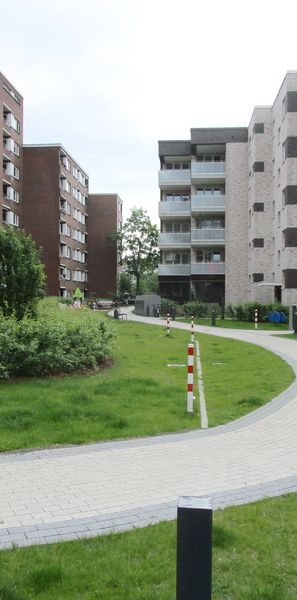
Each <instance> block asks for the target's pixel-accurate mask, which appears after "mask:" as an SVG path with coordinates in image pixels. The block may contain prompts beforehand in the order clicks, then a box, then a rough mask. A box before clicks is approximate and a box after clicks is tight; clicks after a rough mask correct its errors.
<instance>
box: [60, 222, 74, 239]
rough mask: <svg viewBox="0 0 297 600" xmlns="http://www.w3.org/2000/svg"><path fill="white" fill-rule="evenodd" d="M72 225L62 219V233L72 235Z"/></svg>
mask: <svg viewBox="0 0 297 600" xmlns="http://www.w3.org/2000/svg"><path fill="white" fill-rule="evenodd" d="M70 232H71V230H70V225H68V223H65V221H60V233H61V235H67V236H70Z"/></svg>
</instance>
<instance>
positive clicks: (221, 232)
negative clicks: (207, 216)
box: [191, 228, 225, 244]
mask: <svg viewBox="0 0 297 600" xmlns="http://www.w3.org/2000/svg"><path fill="white" fill-rule="evenodd" d="M200 242H215V243H218V242H221V243H224V242H225V229H215V228H213V229H192V232H191V243H192V244H195V243H200Z"/></svg>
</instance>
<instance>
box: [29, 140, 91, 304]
mask: <svg viewBox="0 0 297 600" xmlns="http://www.w3.org/2000/svg"><path fill="white" fill-rule="evenodd" d="M23 170H24V178H23V205H24V213H23V227H24V229H25V230H26V231H27V232H29V233H31V235H32V237H33V238H34V240H35V241H36V243H37V244H38V246H40V247H41V248H42V261H43V263H44V265H45V270H46V275H47V282H46V293H47V294H48V295H54V296H62V297H67V296H70V295H72V294H73V292H74V290H75V289H76V288H77V287H79V288H80V289H81V290H82V292H84V293H87V292H88V268H87V256H88V251H87V219H88V214H87V204H88V188H89V178H88V175H87V174H86V172H85V171H84V170H83V169H82V168H81V166H80V165H79V164H78V163H77V162H76V161H75V160H74V159H73V157H72V156H71V155H70V154H69V153H68V152H67V151H66V150H65V148H64V147H63V146H62V145H61V144H46V145H42V144H37V145H28V144H25V145H24V146H23Z"/></svg>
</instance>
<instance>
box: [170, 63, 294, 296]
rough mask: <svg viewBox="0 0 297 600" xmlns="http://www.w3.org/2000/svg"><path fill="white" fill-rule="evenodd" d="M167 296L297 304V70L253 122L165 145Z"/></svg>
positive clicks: (195, 131) (195, 132)
mask: <svg viewBox="0 0 297 600" xmlns="http://www.w3.org/2000/svg"><path fill="white" fill-rule="evenodd" d="M159 158H160V171H159V187H160V202H159V216H160V220H161V227H160V229H161V231H160V239H159V246H160V250H161V263H160V265H159V284H160V293H161V295H163V296H167V297H171V298H174V299H176V300H184V299H187V298H190V297H196V298H197V299H200V300H201V301H205V302H219V303H221V304H228V303H232V304H234V303H237V302H244V301H248V300H258V301H263V302H271V301H274V300H279V301H282V302H283V303H284V304H292V303H297V72H295V71H294V72H291V71H290V72H288V73H287V75H286V77H285V79H284V81H283V83H282V85H281V88H280V90H279V92H278V94H277V97H276V99H275V101H274V104H273V105H272V106H256V107H255V108H254V111H253V114H252V117H251V121H250V124H249V126H248V127H242V128H209V129H206V128H201V129H199V128H198V129H191V135H190V139H189V140H183V141H160V142H159Z"/></svg>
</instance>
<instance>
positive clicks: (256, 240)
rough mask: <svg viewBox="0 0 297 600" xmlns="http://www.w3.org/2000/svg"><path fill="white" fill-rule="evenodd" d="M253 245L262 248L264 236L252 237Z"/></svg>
mask: <svg viewBox="0 0 297 600" xmlns="http://www.w3.org/2000/svg"><path fill="white" fill-rule="evenodd" d="M253 247H254V248H264V238H254V239H253Z"/></svg>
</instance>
